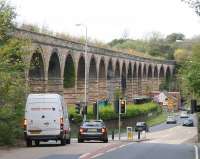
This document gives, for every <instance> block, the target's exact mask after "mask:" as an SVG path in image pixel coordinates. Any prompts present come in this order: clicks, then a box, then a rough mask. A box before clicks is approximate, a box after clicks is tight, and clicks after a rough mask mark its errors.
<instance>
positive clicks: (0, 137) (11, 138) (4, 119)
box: [0, 106, 24, 145]
mask: <svg viewBox="0 0 200 159" xmlns="http://www.w3.org/2000/svg"><path fill="white" fill-rule="evenodd" d="M22 112H24V111H22ZM21 116H22V115H21V113H19V111H18V110H14V109H13V108H11V107H9V106H7V107H1V108H0V145H13V144H15V143H16V140H17V139H22V137H23V129H22V128H21V125H20V123H21V121H23V120H22V117H21Z"/></svg>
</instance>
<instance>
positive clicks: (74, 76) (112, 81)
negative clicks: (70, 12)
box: [15, 29, 175, 103]
mask: <svg viewBox="0 0 200 159" xmlns="http://www.w3.org/2000/svg"><path fill="white" fill-rule="evenodd" d="M15 35H16V36H20V37H23V38H28V39H31V41H32V46H31V53H30V55H29V56H28V58H27V60H28V62H29V63H30V69H29V70H27V73H26V75H27V81H28V84H29V86H30V91H31V92H37V93H38V92H55V93H59V94H62V95H64V98H65V100H66V101H67V103H75V102H76V101H81V100H83V99H84V81H85V63H86V74H87V75H86V81H87V99H88V100H87V101H89V102H93V101H94V100H96V99H97V98H98V99H103V98H106V99H109V100H112V99H113V93H114V92H115V90H116V89H117V88H118V89H120V90H121V91H122V93H123V94H124V96H126V97H127V99H128V100H129V101H130V100H131V99H132V98H133V97H134V96H138V95H146V94H148V93H149V92H150V91H157V90H159V85H160V84H161V83H162V81H164V79H165V78H168V77H172V76H173V75H174V70H175V62H174V61H166V60H156V59H148V58H143V57H138V56H134V55H130V54H127V53H123V52H118V51H114V50H110V49H105V48H100V47H96V46H91V45H88V47H87V52H88V53H87V58H86V59H85V57H84V51H85V45H84V44H83V43H78V42H74V41H69V40H64V39H61V38H57V37H54V36H50V35H45V34H40V33H36V32H31V31H27V30H22V29H16V32H15Z"/></svg>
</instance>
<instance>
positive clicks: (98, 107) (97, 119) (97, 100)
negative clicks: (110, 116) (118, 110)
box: [97, 99, 99, 120]
mask: <svg viewBox="0 0 200 159" xmlns="http://www.w3.org/2000/svg"><path fill="white" fill-rule="evenodd" d="M97 120H99V101H98V99H97Z"/></svg>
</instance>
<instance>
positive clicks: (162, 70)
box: [159, 65, 165, 78]
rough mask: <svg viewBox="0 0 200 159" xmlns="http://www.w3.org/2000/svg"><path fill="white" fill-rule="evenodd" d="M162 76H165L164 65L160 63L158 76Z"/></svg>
mask: <svg viewBox="0 0 200 159" xmlns="http://www.w3.org/2000/svg"><path fill="white" fill-rule="evenodd" d="M164 76H165V72H164V66H163V65H162V66H161V67H160V70H159V78H164Z"/></svg>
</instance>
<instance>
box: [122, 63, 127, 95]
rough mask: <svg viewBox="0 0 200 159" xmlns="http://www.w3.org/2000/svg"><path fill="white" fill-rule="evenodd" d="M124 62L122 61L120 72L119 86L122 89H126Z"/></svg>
mask: <svg viewBox="0 0 200 159" xmlns="http://www.w3.org/2000/svg"><path fill="white" fill-rule="evenodd" d="M126 75H127V73H126V63H125V61H123V63H122V73H121V86H122V91H124V90H125V89H126V79H127V78H126Z"/></svg>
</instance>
